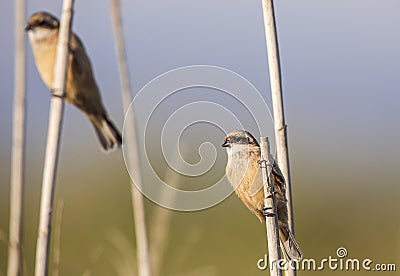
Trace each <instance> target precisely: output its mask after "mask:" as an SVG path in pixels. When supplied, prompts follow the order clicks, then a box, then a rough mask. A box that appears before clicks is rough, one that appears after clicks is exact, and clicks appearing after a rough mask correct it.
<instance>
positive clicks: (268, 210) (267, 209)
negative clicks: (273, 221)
mask: <svg viewBox="0 0 400 276" xmlns="http://www.w3.org/2000/svg"><path fill="white" fill-rule="evenodd" d="M271 210H272V207H264V208H263V209H262V214H263V215H264V217H274V216H275V213H273V212H271Z"/></svg>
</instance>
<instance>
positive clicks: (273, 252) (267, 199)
mask: <svg viewBox="0 0 400 276" xmlns="http://www.w3.org/2000/svg"><path fill="white" fill-rule="evenodd" d="M260 142H261V143H260V147H261V160H260V168H261V173H262V177H263V186H264V208H265V209H266V210H269V211H268V212H269V213H270V214H272V215H270V216H268V215H267V216H265V226H266V229H267V238H268V259H269V264H268V266H269V271H270V275H271V276H280V275H282V271H281V270H280V269H279V268H278V267H277V262H278V260H280V258H281V250H280V245H279V229H278V212H277V206H276V197H275V193H274V186H273V184H272V180H271V179H270V177H271V170H272V167H271V165H272V163H273V162H272V159H271V157H270V149H269V141H268V137H261V138H260Z"/></svg>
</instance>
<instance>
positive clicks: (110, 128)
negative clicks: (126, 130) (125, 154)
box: [92, 116, 122, 153]
mask: <svg viewBox="0 0 400 276" xmlns="http://www.w3.org/2000/svg"><path fill="white" fill-rule="evenodd" d="M92 123H93V127H94V129H95V131H96V134H97V137H98V138H99V141H100V144H101V147H102V149H103V150H104V151H105V152H107V153H108V152H111V151H113V150H114V149H116V148H117V147H120V146H121V144H122V137H121V134H120V133H119V131H118V129H117V128H116V127H115V125H114V123H113V122H112V121H111V120H110V119H109V118H108V117H107V116H104V117H103V118H102V119H101V120H96V121H92Z"/></svg>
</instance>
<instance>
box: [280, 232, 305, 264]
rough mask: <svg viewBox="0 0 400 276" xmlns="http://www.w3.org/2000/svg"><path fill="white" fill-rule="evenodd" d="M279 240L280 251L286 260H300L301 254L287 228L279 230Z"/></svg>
mask: <svg viewBox="0 0 400 276" xmlns="http://www.w3.org/2000/svg"><path fill="white" fill-rule="evenodd" d="M279 238H280V240H281V246H282V251H283V253H284V254H285V258H286V260H287V261H291V260H301V258H302V257H303V253H302V252H301V250H300V247H299V245H298V244H297V242H296V240H295V239H294V237H293V234H292V232H290V230H289V229H288V228H287V227H285V228H284V229H282V228H281V227H280V228H279Z"/></svg>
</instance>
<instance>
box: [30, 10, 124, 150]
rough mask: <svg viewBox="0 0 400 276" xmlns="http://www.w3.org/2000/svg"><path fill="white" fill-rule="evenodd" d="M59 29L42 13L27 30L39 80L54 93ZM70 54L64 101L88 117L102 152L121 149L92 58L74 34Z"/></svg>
mask: <svg viewBox="0 0 400 276" xmlns="http://www.w3.org/2000/svg"><path fill="white" fill-rule="evenodd" d="M59 26H60V24H59V21H58V19H57V18H56V17H54V16H53V15H51V14H49V13H47V12H43V11H41V12H37V13H34V14H33V15H32V16H31V17H30V18H29V19H28V24H27V26H26V28H25V30H26V31H27V32H28V35H29V40H30V43H31V46H32V50H33V55H34V57H35V62H36V66H37V68H38V71H39V73H40V76H41V78H42V80H43V82H44V83H45V84H46V86H47V87H48V88H49V89H50V90H51V91H52V85H53V73H54V66H55V59H56V52H57V43H58V33H59ZM68 50H69V53H68V69H67V79H66V90H65V101H66V102H67V103H70V104H72V105H74V106H76V107H77V108H78V109H80V110H81V111H82V112H83V113H84V114H85V115H86V116H87V117H88V119H89V120H90V122H91V123H92V125H93V127H94V129H95V131H96V134H97V137H98V138H99V141H100V144H101V146H102V148H103V149H104V150H105V151H106V152H109V151H112V150H113V149H115V148H116V147H119V146H120V145H121V143H122V138H121V134H120V133H119V131H118V130H117V128H116V127H115V126H114V123H113V122H112V121H111V120H110V118H109V117H108V114H107V112H106V110H105V108H104V105H103V103H102V100H101V96H100V91H99V88H98V87H97V84H96V81H95V79H94V76H93V71H92V65H91V63H90V60H89V57H88V56H87V54H86V51H85V48H84V46H83V44H82V42H81V40H80V39H79V38H78V36H77V35H76V34H74V33H71V37H70V42H69V45H68Z"/></svg>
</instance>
